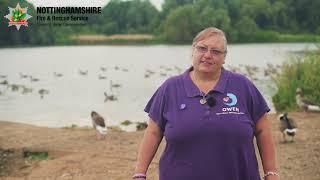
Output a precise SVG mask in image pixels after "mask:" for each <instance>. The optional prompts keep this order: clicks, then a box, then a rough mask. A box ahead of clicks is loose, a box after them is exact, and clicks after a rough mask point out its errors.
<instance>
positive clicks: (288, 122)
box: [278, 113, 298, 142]
mask: <svg viewBox="0 0 320 180" xmlns="http://www.w3.org/2000/svg"><path fill="white" fill-rule="evenodd" d="M278 119H279V120H280V131H281V132H282V135H283V140H284V142H286V141H287V140H286V136H290V137H291V142H293V138H294V136H295V135H296V132H297V130H298V127H297V124H296V123H295V121H294V120H293V119H292V118H288V113H284V114H280V115H279V117H278Z"/></svg>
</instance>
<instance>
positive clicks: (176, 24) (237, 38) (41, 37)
mask: <svg viewBox="0 0 320 180" xmlns="http://www.w3.org/2000/svg"><path fill="white" fill-rule="evenodd" d="M18 2H19V3H20V6H21V7H26V6H28V14H31V15H32V16H33V17H32V18H31V19H29V20H28V22H29V24H30V25H29V27H24V26H21V28H20V30H19V31H16V30H15V27H14V26H12V27H7V26H8V24H7V21H8V20H5V23H1V24H0V46H13V45H55V44H70V43H73V42H72V40H71V39H70V38H69V37H70V36H73V35H77V34H106V35H112V34H152V35H156V36H157V38H156V39H158V40H160V41H161V42H165V43H190V41H191V40H192V38H193V36H194V35H195V34H196V33H197V32H199V31H200V30H202V29H204V28H206V27H209V26H215V27H218V28H221V29H223V30H224V31H225V32H226V34H227V38H228V41H229V42H301V41H303V42H315V41H319V39H320V38H319V34H320V25H319V24H320V13H319V9H320V1H315V0H165V1H164V4H163V6H162V10H161V11H159V10H157V9H156V8H155V7H154V6H153V5H152V4H151V3H150V1H149V0H131V1H125V0H111V1H110V2H109V3H108V4H107V6H105V7H104V8H103V10H102V14H98V15H86V16H88V17H89V20H88V22H87V25H84V26H68V27H65V26H64V27H61V26H52V25H45V26H43V25H40V24H39V22H38V21H37V19H36V16H37V13H36V11H35V9H34V7H33V6H32V4H29V3H27V1H20V0H10V1H9V0H0V16H1V17H4V16H5V15H6V14H8V13H9V11H8V7H9V6H10V7H15V6H16V5H17V3H18ZM25 16H26V14H24V13H22V12H21V11H14V18H13V19H12V20H14V21H19V20H21V19H23V18H24V17H25ZM61 16H63V15H61ZM66 16H68V15H66Z"/></svg>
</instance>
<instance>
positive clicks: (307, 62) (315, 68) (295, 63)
mask: <svg viewBox="0 0 320 180" xmlns="http://www.w3.org/2000/svg"><path fill="white" fill-rule="evenodd" d="M319 77H320V47H319V48H318V49H317V50H316V51H307V52H306V53H305V55H303V56H300V57H299V56H292V57H291V58H290V61H288V62H286V63H284V65H283V67H282V69H281V74H279V75H277V76H276V77H275V78H274V80H275V83H276V85H277V88H278V91H277V93H276V94H275V95H274V96H273V97H272V101H273V104H274V106H275V108H276V110H277V111H288V110H293V109H296V108H297V106H296V101H295V91H296V88H297V87H300V88H302V90H303V92H304V94H305V96H306V98H307V99H310V100H312V101H314V102H320V91H319V89H320V78H319Z"/></svg>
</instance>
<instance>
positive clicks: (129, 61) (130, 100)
mask: <svg viewBox="0 0 320 180" xmlns="http://www.w3.org/2000/svg"><path fill="white" fill-rule="evenodd" d="M306 48H309V49H312V48H314V45H312V44H308V43H290V44H287V43H279V44H235V45H229V47H228V55H227V57H226V68H228V67H229V66H233V67H242V68H243V69H245V68H244V67H245V66H246V65H249V66H256V67H258V68H259V69H261V71H260V72H259V73H257V75H256V79H254V83H255V84H256V85H257V87H258V88H259V89H260V91H261V92H262V94H263V95H264V97H265V98H266V99H267V101H268V104H269V106H270V107H271V108H272V111H274V109H273V105H272V101H271V97H272V95H273V94H274V93H275V92H276V89H275V87H274V84H273V82H272V81H271V80H270V78H268V77H266V76H265V75H264V73H263V71H262V70H263V69H265V68H266V67H267V66H268V64H269V65H270V64H271V65H274V66H276V65H280V64H281V63H283V62H284V61H285V60H286V59H287V58H288V55H289V54H292V53H293V52H301V51H303V50H305V49H306ZM190 64H191V46H184V45H183V46H182V45H178V46H171V45H152V46H58V47H34V48H4V49H0V82H4V81H7V82H8V83H9V84H10V86H8V85H1V84H0V120H5V121H12V122H23V123H28V124H34V125H39V126H48V127H63V126H70V125H72V124H75V125H77V126H87V125H91V120H90V112H91V110H95V111H97V112H98V113H100V114H101V115H102V116H104V117H105V118H106V119H107V125H108V126H110V125H118V124H119V123H120V122H122V121H124V120H130V121H145V120H147V115H146V113H144V111H143V109H144V106H145V104H146V103H147V101H148V100H149V98H150V97H151V95H152V94H153V93H154V91H155V90H156V89H157V87H158V86H159V85H160V84H161V83H162V82H163V81H164V80H165V79H167V78H168V77H169V76H172V75H176V74H179V73H182V72H183V71H185V69H186V68H188V67H189V66H190ZM40 93H41V94H40ZM105 93H106V94H107V95H108V96H109V99H108V100H107V101H106V102H105ZM41 96H42V97H41ZM112 98H114V99H115V98H116V99H117V100H114V99H112Z"/></svg>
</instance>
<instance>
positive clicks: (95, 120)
mask: <svg viewBox="0 0 320 180" xmlns="http://www.w3.org/2000/svg"><path fill="white" fill-rule="evenodd" d="M91 120H92V125H93V128H94V129H95V130H96V137H97V139H98V140H101V139H104V138H105V135H106V134H107V127H106V124H105V121H104V118H103V117H102V116H100V115H99V114H98V113H97V112H95V111H92V112H91Z"/></svg>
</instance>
